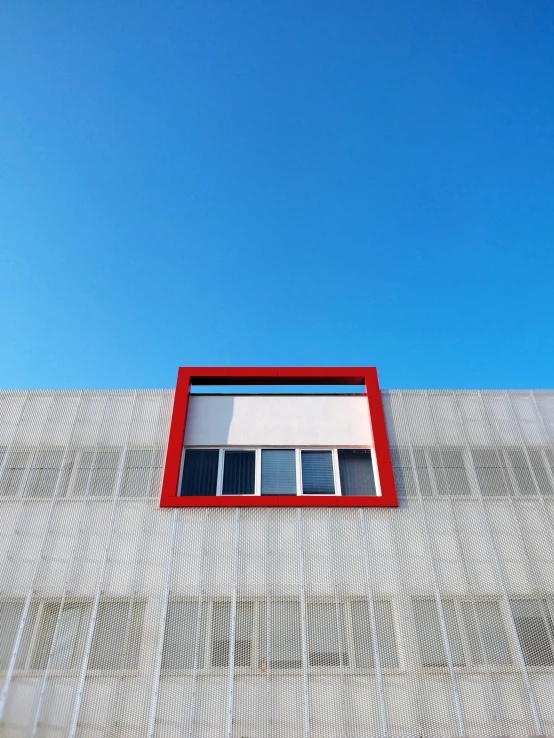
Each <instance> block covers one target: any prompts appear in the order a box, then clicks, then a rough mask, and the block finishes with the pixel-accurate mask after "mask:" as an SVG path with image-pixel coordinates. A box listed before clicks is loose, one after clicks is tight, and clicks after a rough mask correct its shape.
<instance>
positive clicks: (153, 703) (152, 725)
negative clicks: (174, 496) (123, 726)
mask: <svg viewBox="0 0 554 738" xmlns="http://www.w3.org/2000/svg"><path fill="white" fill-rule="evenodd" d="M176 529H177V508H175V509H174V510H173V515H172V519H171V536H170V544H169V560H168V562H167V577H166V580H165V587H164V599H163V609H162V616H161V618H160V630H159V633H158V645H157V647H156V661H155V665H154V681H153V684H152V696H151V698H150V711H149V713H148V732H147V736H148V738H153V736H154V731H155V729H156V712H157V710H158V693H159V691H160V674H161V671H162V656H163V648H164V636H165V625H166V621H167V610H168V608H169V596H170V592H171V577H172V574H173V558H174V552H175V531H176Z"/></svg>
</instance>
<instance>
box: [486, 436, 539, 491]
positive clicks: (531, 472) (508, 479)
mask: <svg viewBox="0 0 554 738" xmlns="http://www.w3.org/2000/svg"><path fill="white" fill-rule="evenodd" d="M526 451H527V453H526ZM471 456H472V459H473V464H474V466H475V472H476V474H477V480H478V482H479V487H480V489H481V494H482V495H484V496H487V497H488V496H493V495H497V496H508V495H520V496H523V497H527V496H530V495H536V494H537V493H538V492H540V493H541V494H543V495H548V496H551V495H553V494H554V452H553V451H552V449H550V448H544V447H541V446H527V447H525V448H524V447H523V446H507V447H499V448H495V447H494V446H487V447H482V448H472V449H471Z"/></svg>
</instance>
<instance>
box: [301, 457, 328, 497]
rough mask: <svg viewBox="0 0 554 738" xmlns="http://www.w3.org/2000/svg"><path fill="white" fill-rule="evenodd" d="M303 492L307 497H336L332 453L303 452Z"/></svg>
mask: <svg viewBox="0 0 554 738" xmlns="http://www.w3.org/2000/svg"><path fill="white" fill-rule="evenodd" d="M302 491H303V493H304V494H305V495H334V494H335V484H334V482H333V462H332V459H331V452H330V451H302Z"/></svg>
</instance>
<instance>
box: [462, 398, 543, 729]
mask: <svg viewBox="0 0 554 738" xmlns="http://www.w3.org/2000/svg"><path fill="white" fill-rule="evenodd" d="M477 396H478V398H479V402H480V403H481V409H482V412H483V418H484V420H485V421H486V423H487V425H488V430H489V434H490V437H491V440H492V441H493V442H494V445H495V447H496V446H497V444H496V439H495V434H494V432H493V427H492V425H491V422H490V418H489V415H488V413H487V408H486V406H485V402H484V400H483V396H482V394H481V392H477ZM456 407H457V409H458V415H459V417H460V418H461V419H462V418H463V416H462V414H461V411H460V408H459V405H458V403H456ZM462 427H463V424H462ZM464 434H465V428H464ZM466 443H467V438H466ZM471 472H472V474H474V475H475V482H476V484H477V489H479V490H480V487H479V482H478V479H477V473H476V472H475V471H474V469H473V464H472V465H471ZM479 500H480V503H481V510H482V512H483V520H484V522H485V526H486V529H487V534H488V538H489V540H490V542H491V552H492V555H493V563H494V568H495V571H496V576H497V578H498V587H499V589H500V592H501V596H502V600H503V602H504V609H505V612H506V615H507V620H508V628H509V630H510V635H511V637H512V643H513V645H514V648H515V651H516V656H517V661H518V664H519V668H520V669H521V674H522V677H523V683H524V685H525V689H526V691H527V697H528V699H529V709H530V711H531V719H532V721H533V728H534V730H535V734H536V735H541V734H542V726H541V720H540V717H539V711H538V708H537V703H536V701H535V695H534V693H533V687H532V685H531V679H530V677H529V672H528V671H527V665H526V664H525V659H524V658H523V651H522V650H521V645H520V643H519V638H518V635H517V630H516V625H515V621H514V614H513V612H512V605H511V603H510V598H509V597H508V590H507V588H506V583H505V582H504V574H503V572H502V566H501V564H500V559H499V557H498V553H497V551H496V546H495V540H494V536H493V533H492V527H491V524H490V521H489V515H488V512H487V507H486V505H485V501H484V500H483V496H482V495H481V494H479Z"/></svg>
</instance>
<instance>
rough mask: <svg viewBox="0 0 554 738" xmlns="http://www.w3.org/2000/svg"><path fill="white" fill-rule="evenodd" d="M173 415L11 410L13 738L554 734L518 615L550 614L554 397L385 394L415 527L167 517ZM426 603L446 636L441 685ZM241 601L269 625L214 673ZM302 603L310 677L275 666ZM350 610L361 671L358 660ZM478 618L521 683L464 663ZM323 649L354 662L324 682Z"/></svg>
mask: <svg viewBox="0 0 554 738" xmlns="http://www.w3.org/2000/svg"><path fill="white" fill-rule="evenodd" d="M172 397H173V393H172V392H164V391H157V392H137V393H134V392H83V393H75V392H67V393H38V392H30V393H3V394H1V395H0V418H2V427H3V430H2V431H0V433H3V434H4V435H0V438H1V439H2V442H1V447H0V458H1V461H0V608H1V615H2V617H1V618H0V679H1V680H2V684H3V687H4V689H3V692H2V695H3V701H2V703H1V707H2V708H3V713H2V719H1V720H2V721H1V722H0V735H1V736H2V738H4V737H6V736H7V737H10V738H11V737H12V736H13V737H15V736H18V737H23V736H32V735H35V736H42V737H46V736H47V737H48V738H50V737H54V736H56V737H61V736H79V738H85V737H86V738H89V737H90V738H93V737H94V738H100V737H104V736H106V738H107V737H108V736H110V737H111V736H118V737H121V738H123V736H125V738H127V737H133V736H136V737H137V738H138V736H141V737H143V736H164V738H165V737H166V736H175V737H177V736H183V735H186V736H214V737H215V736H218V737H219V736H221V737H222V738H223V736H236V737H237V738H240V737H241V736H248V737H249V738H265V737H267V736H283V738H285V736H286V737H287V738H289V737H290V736H291V735H303V736H312V737H313V738H316V737H317V738H319V737H320V736H322V737H326V736H328V737H329V738H335V737H338V736H352V737H354V736H360V737H361V736H364V737H366V736H383V735H389V736H418V735H421V736H458V735H468V736H472V735H475V736H491V735H498V736H501V735H504V736H507V735H509V736H516V735H521V736H528V735H537V734H541V733H542V734H544V735H554V700H552V695H553V694H554V666H553V665H549V664H544V665H531V664H529V663H526V659H525V658H523V657H522V651H521V647H520V643H519V640H518V638H517V632H516V630H515V628H514V617H513V613H514V607H517V603H521V602H523V603H525V602H527V603H530V602H531V603H535V604H537V603H538V605H537V606H541V607H542V606H544V607H549V608H550V612H551V613H553V610H552V606H553V602H552V601H553V599H554V574H553V571H554V476H553V475H554V465H552V466H549V463H550V462H549V460H552V459H554V456H553V454H554V433H553V431H552V429H553V427H554V425H553V424H552V412H551V411H552V408H553V407H554V393H550V394H548V393H536V394H533V393H528V392H527V393H523V392H517V393H479V392H468V393H462V392H459V393H456V392H440V393H427V392H391V393H384V400H385V407H386V415H387V427H388V432H389V436H390V439H391V441H392V455H393V464H394V467H395V476H396V480H397V485H398V489H399V492H400V495H401V499H400V506H399V508H398V509H364V510H357V509H337V508H334V509H325V508H322V509H298V510H294V509H271V508H268V509H242V510H236V509H209V510H208V509H180V510H170V509H163V510H162V509H159V508H158V494H159V486H160V479H161V468H162V465H163V455H164V452H165V444H166V439H167V433H168V428H169V419H170V413H171V403H172ZM197 399H200V398H193V402H192V405H191V408H192V407H193V406H194V403H195V402H196V401H197ZM218 399H219V398H218ZM241 412H242V411H241ZM355 413H356V411H353V416H352V417H355ZM191 419H192V422H191ZM195 423H196V421H195V420H194V415H191V416H190V417H189V424H190V425H189V427H194V424H195ZM347 425H348V424H346V426H347ZM354 425H356V423H354ZM346 426H343V427H346ZM243 427H244V426H243ZM359 427H361V426H358V429H359ZM262 430H263V428H262ZM233 432H234V431H233ZM341 432H342V431H341ZM356 432H358V431H356ZM275 437H276V436H275ZM352 437H353V436H352ZM356 437H357V436H356ZM227 438H228V439H230V438H234V439H235V440H236V439H237V438H238V437H237V436H231V435H229V436H228V437H227ZM222 442H223V441H221V440H217V441H216V440H215V437H214V445H217V444H219V443H222ZM227 442H229V440H228V441H227ZM236 442H237V443H238V444H242V443H245V444H246V443H251V442H253V441H246V440H236ZM204 443H208V442H207V441H206V440H204V441H201V442H200V443H199V445H200V444H204ZM259 443H270V441H269V440H268V441H265V440H264V441H263V442H260V441H258V442H257V445H258V444H259ZM275 443H276V444H277V443H281V442H280V441H275ZM283 443H284V441H283ZM309 443H315V441H313V440H310V441H309ZM322 443H324V444H327V443H329V444H332V445H338V442H337V441H336V440H335V438H333V439H331V440H329V441H328V440H325V441H322ZM346 443H352V445H356V444H354V441H353V440H350V441H347V442H346ZM286 444H287V445H289V444H291V441H290V440H287V441H286ZM209 445H211V444H209ZM46 452H48V453H50V454H51V453H53V452H60V453H61V456H57V457H54V456H50V457H48V456H47V454H46ZM479 452H481V456H479ZM489 452H491V453H492V454H493V456H492V457H489V456H487V455H486V454H488V453H489ZM87 453H89V456H87V455H86V454H87ZM483 453H484V454H485V455H483ZM18 454H19V455H18ZM41 454H42V455H41ZM48 458H50V461H48ZM52 458H55V459H57V461H52ZM489 458H492V459H493V462H494V463H495V464H496V466H494V464H493V462H487V463H489V464H490V465H489V466H488V467H484V468H483V467H482V466H478V462H479V463H481V462H480V461H479V460H480V459H481V460H482V459H489ZM45 459H46V460H45ZM460 460H461V462H460ZM460 463H461V466H459V464H460ZM18 464H19V466H18ZM483 469H485V471H484V470H483ZM491 485H493V486H491ZM494 485H497V486H494ZM491 489H493V490H496V492H497V494H494V495H493V494H491V493H490V490H491ZM425 598H427V599H426V602H430V603H434V604H433V606H434V607H435V608H436V611H437V612H439V614H440V613H441V612H442V616H443V619H444V621H445V627H444V629H443V630H442V631H441V630H440V629H439V638H440V642H441V643H442V646H443V649H444V653H445V654H446V657H447V658H446V660H445V662H444V664H442V665H438V666H435V667H432V666H429V665H426V664H425V663H424V659H423V658H422V653H421V649H420V646H419V645H418V644H419V639H420V638H421V633H422V630H424V629H425V628H428V629H431V628H432V625H431V623H430V622H427V621H425V619H422V616H421V607H420V605H418V603H421V601H422V599H425ZM174 603H185V605H184V607H188V608H189V610H187V612H188V613H189V615H190V613H194V612H195V613H196V616H195V617H194V618H192V619H191V617H189V616H187V618H183V619H182V621H181V623H179V626H180V627H181V630H182V639H186V638H188V640H187V643H188V644H189V646H190V644H192V646H191V649H190V650H191V653H189V654H188V655H187V656H186V658H188V659H189V661H188V665H187V666H186V667H183V668H180V669H179V668H178V669H169V668H165V667H164V663H166V662H164V661H163V658H167V656H165V657H164V652H163V650H162V648H163V643H164V638H165V639H167V633H168V632H169V630H168V629H169V628H170V615H171V612H174V610H173V611H172V607H175V606H174ZM234 603H236V608H237V610H236V612H240V608H241V607H246V608H251V609H252V612H253V614H254V617H255V618H256V623H255V625H253V626H252V628H251V629H250V631H249V632H250V636H251V638H250V645H249V647H250V648H251V649H252V657H251V659H250V663H249V665H248V666H239V667H236V668H235V669H231V671H230V670H229V668H228V666H222V667H219V666H213V664H212V657H213V653H214V651H213V649H214V648H215V645H214V641H215V636H214V634H215V633H216V625H215V620H214V618H215V617H216V615H215V613H216V609H217V607H228V612H229V613H232V612H233V604H234ZM287 603H288V604H289V605H290V604H291V603H292V606H293V607H296V608H297V612H298V613H299V621H298V635H299V637H300V639H301V641H302V645H303V648H301V649H300V651H301V658H300V663H299V665H298V666H297V667H291V668H288V669H277V668H267V665H266V666H265V667H264V666H263V663H262V662H263V661H264V660H265V659H264V654H266V655H267V654H269V656H270V658H271V654H272V653H276V652H277V651H278V650H279V647H280V646H279V643H277V642H275V643H273V644H272V643H269V645H268V644H267V643H266V645H265V650H263V649H262V641H261V638H262V633H263V628H264V627H266V626H267V625H268V624H271V617H272V616H271V613H275V612H277V611H279V608H281V611H282V610H283V608H284V607H285V605H286V604H287ZM353 603H362V604H363V606H364V607H365V608H366V611H365V612H367V620H366V621H365V628H366V630H365V633H366V635H365V637H364V638H363V639H362V640H361V641H359V642H358V646H359V648H360V649H361V651H362V655H364V654H365V658H367V659H369V660H370V661H372V662H373V666H371V667H368V668H362V667H358V666H355V665H354V662H353V661H352V658H351V657H352V654H353V653H354V645H353V643H352V638H353V631H352V623H351V622H349V618H351V617H352V615H351V613H352V612H353V610H352V607H353V606H354V605H353ZM482 603H492V606H493V607H494V608H498V612H499V613H500V621H499V622H501V629H502V633H500V634H499V633H498V632H496V631H495V629H494V628H492V627H491V625H490V621H484V620H480V619H479V617H477V620H476V622H477V635H476V636H475V638H476V640H474V641H473V644H474V647H475V643H480V644H481V645H483V644H488V645H491V644H492V645H494V644H497V645H498V643H499V642H500V640H501V637H502V638H503V639H504V640H505V641H506V643H507V648H508V652H509V659H508V662H507V663H504V664H500V665H498V664H496V665H495V664H492V663H475V662H474V663H471V658H470V651H471V643H469V641H468V633H464V634H462V636H461V638H462V641H463V642H462V643H461V644H460V643H459V642H458V640H459V639H458V636H457V635H456V632H455V628H454V629H453V628H452V622H451V620H449V618H450V617H451V611H452V608H453V611H454V612H456V613H457V615H456V616H455V617H458V618H459V617H461V616H460V613H461V612H462V610H463V608H467V607H470V608H471V611H472V612H473V613H477V615H479V613H480V612H481V608H482ZM514 603H515V604H514ZM370 605H371V607H370ZM322 606H329V607H331V610H327V612H334V613H335V614H336V620H333V619H332V618H331V620H329V619H325V618H324V617H323V615H322V613H323V612H324V609H323V608H322ZM356 606H358V605H356ZM318 607H319V608H320V609H319V610H318V609H317V608H318ZM418 607H419V609H418ZM194 608H196V609H194ZM264 608H265V609H264ZM349 608H350V609H349ZM268 612H269V613H270V615H269V616H268V614H267V613H268ZM313 613H316V614H317V613H320V614H319V615H317V617H316V618H315V622H314V621H311V620H310V618H311V617H312V615H311V614H313ZM349 613H350V614H349ZM379 613H381V616H380V615H379ZM383 613H384V614H383ZM204 615H205V617H204ZM262 616H263V617H262ZM314 617H315V616H314ZM376 618H380V619H379V620H378V627H377V625H376V623H377V620H376ZM106 622H107V623H112V624H113V626H112V627H111V629H110V627H106V625H105V623H106ZM264 623H265V626H264ZM311 623H312V625H314V624H315V626H316V627H315V630H314V628H313V627H312V628H311V627H310V624H311ZM487 623H488V624H487ZM224 626H225V628H227V627H228V629H229V631H228V632H229V633H231V632H235V635H237V633H238V635H237V637H236V639H235V644H236V646H237V648H239V649H240V648H243V646H242V645H241V643H240V641H241V637H240V632H238V631H237V630H236V627H235V630H234V631H233V630H232V628H233V627H234V626H233V619H232V618H230V619H229V620H228V621H225V623H224ZM235 626H236V622H235ZM238 627H239V630H240V626H238ZM376 627H377V632H376ZM385 631H387V632H385ZM99 632H100V633H103V640H102V642H100V643H99V642H98V637H99V636H98V633H99ZM187 633H189V636H187V635H186V634H187ZM387 633H388V635H387ZM190 634H192V636H191V635H190ZM391 634H392V635H391ZM322 636H325V638H326V641H325V642H326V643H327V644H328V647H329V648H331V647H332V645H333V643H335V644H336V649H335V650H336V652H340V651H341V650H342V651H344V653H346V654H347V655H348V657H349V658H350V659H351V660H350V661H348V662H347V663H345V661H344V659H343V660H342V663H340V664H339V665H338V666H337V665H335V666H322V665H318V664H317V658H316V659H315V662H316V663H314V656H313V655H312V656H310V654H311V653H313V651H314V648H315V647H313V643H314V642H316V641H317V638H320V637H322ZM375 636H377V637H376V638H375ZM287 637H288V636H287ZM372 637H373V640H372ZM283 638H285V636H283ZM191 639H192V640H191ZM391 639H392V642H393V644H394V649H393V650H394V657H395V659H396V663H395V664H394V665H392V666H391V665H390V659H391V653H390V643H391ZM242 640H247V639H244V638H242ZM41 644H42V645H41ZM329 644H330V645H329ZM386 644H388V646H387V648H389V651H388V652H387V648H386V647H385V646H386ZM69 653H70V654H71V658H70V659H69V661H68V662H67V663H65V664H63V663H60V662H59V661H58V663H56V661H55V659H56V658H58V660H59V659H60V658H61V657H60V654H69ZM56 654H57V655H56ZM460 654H461V657H460ZM23 657H25V659H26V661H25V663H21V660H22V659H23ZM162 657H163V658H162ZM376 657H377V658H376ZM25 659H24V660H25ZM310 659H311V660H310ZM387 659H389V663H388V665H387ZM477 660H478V659H477ZM377 661H379V662H380V663H381V668H380V669H376V668H375V663H377ZM528 661H529V659H528V658H527V662H528ZM99 663H100V665H99Z"/></svg>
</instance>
